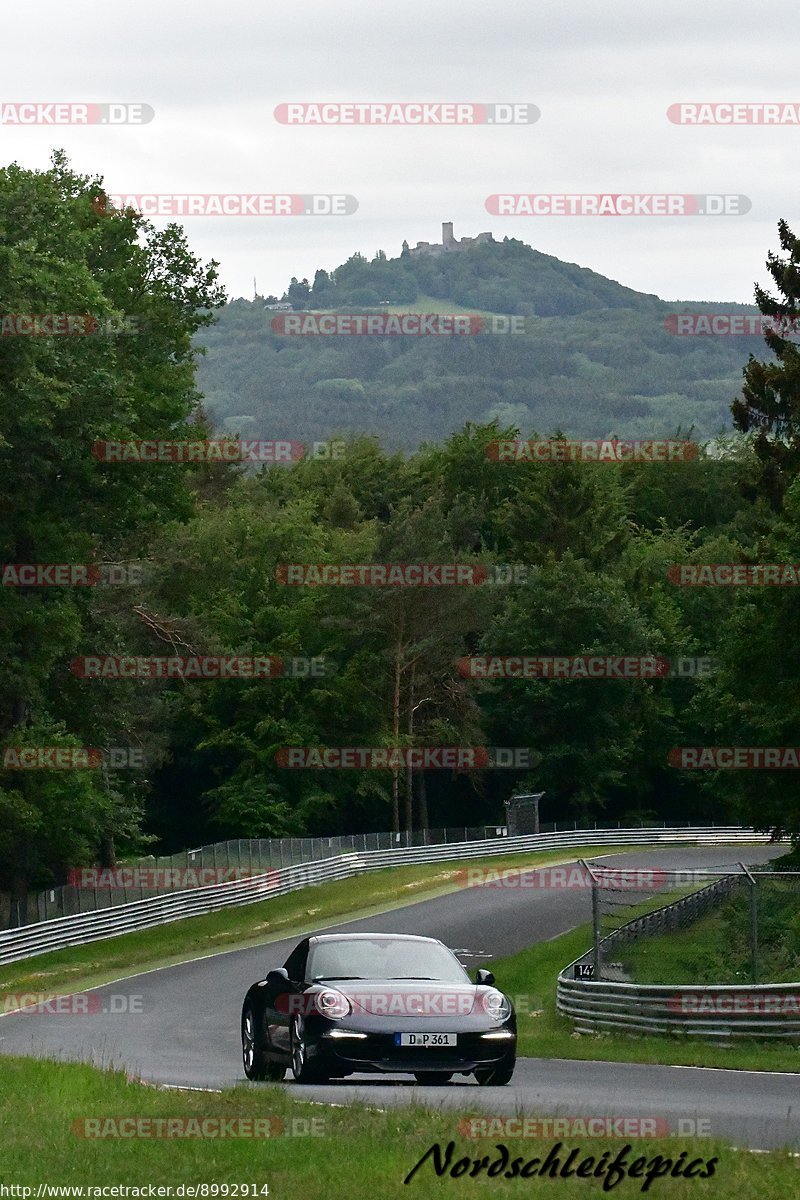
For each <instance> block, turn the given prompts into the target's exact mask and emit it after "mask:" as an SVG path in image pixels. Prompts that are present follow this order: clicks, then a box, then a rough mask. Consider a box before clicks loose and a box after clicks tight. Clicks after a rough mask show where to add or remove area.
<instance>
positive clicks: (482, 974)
mask: <svg viewBox="0 0 800 1200" xmlns="http://www.w3.org/2000/svg"><path fill="white" fill-rule="evenodd" d="M475 982H476V983H485V984H487V985H491V984H493V983H494V975H493V974H492V972H491V971H484V969H483V967H481V968H480V970H479V971H477V972H476V974H475Z"/></svg>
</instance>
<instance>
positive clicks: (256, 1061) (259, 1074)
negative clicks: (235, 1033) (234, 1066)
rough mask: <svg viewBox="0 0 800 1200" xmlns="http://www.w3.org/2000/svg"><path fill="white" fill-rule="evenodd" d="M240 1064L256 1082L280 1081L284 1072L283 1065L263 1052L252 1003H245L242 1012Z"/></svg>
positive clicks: (246, 1073)
mask: <svg viewBox="0 0 800 1200" xmlns="http://www.w3.org/2000/svg"><path fill="white" fill-rule="evenodd" d="M242 1065H243V1067H244V1073H245V1075H246V1076H247V1078H248V1079H252V1080H255V1081H258V1082H263V1081H266V1082H268V1083H280V1082H281V1080H282V1079H283V1077H284V1075H285V1074H286V1068H285V1067H284V1066H282V1065H281V1064H280V1063H276V1062H270V1061H269V1059H268V1058H267V1056H266V1054H265V1053H264V1048H263V1046H262V1045H261V1039H260V1038H259V1035H258V1022H257V1020H256V1012H255V1009H254V1007H253V1005H252V1004H246V1005H245V1007H244V1010H243V1012H242Z"/></svg>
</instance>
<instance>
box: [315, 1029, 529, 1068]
mask: <svg viewBox="0 0 800 1200" xmlns="http://www.w3.org/2000/svg"><path fill="white" fill-rule="evenodd" d="M330 1032H331V1031H326V1032H325V1033H324V1034H322V1036H321V1037H320V1038H319V1039H318V1041H317V1043H316V1046H315V1048H314V1049H315V1053H314V1055H313V1058H314V1061H315V1062H318V1063H320V1064H323V1063H324V1064H325V1066H326V1068H328V1069H330V1070H331V1071H332V1072H335V1071H336V1070H337V1069H339V1070H344V1071H382V1072H385V1073H387V1074H389V1073H395V1074H396V1073H398V1072H399V1073H402V1072H409V1073H411V1074H416V1073H418V1072H424V1071H452V1072H453V1073H463V1074H467V1075H468V1074H471V1073H472V1072H473V1071H475V1070H477V1069H479V1068H481V1067H495V1066H497V1065H498V1064H499V1063H504V1062H507V1061H508V1060H512V1061H513V1059H514V1057H515V1055H516V1047H517V1039H516V1035H515V1034H514V1033H513V1032H511V1031H509V1036H507V1037H502V1038H498V1037H484V1036H483V1035H482V1033H477V1032H476V1033H473V1032H468V1033H459V1034H458V1035H457V1045H455V1046H435V1047H431V1048H430V1049H420V1048H419V1047H416V1046H398V1045H396V1044H395V1039H394V1033H367V1034H366V1036H364V1037H353V1038H350V1037H341V1036H339V1037H335V1036H334V1037H331V1036H330ZM354 1032H355V1031H354ZM359 1032H363V1031H359ZM485 1032H489V1031H485ZM491 1032H493V1033H494V1032H496V1031H494V1030H493V1031H491ZM309 1049H310V1047H309Z"/></svg>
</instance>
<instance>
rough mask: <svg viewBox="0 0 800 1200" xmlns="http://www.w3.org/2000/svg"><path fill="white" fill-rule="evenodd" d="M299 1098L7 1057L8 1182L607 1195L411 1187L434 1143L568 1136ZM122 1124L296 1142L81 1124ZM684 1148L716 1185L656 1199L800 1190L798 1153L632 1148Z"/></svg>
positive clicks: (589, 1144) (532, 1150) (335, 1194)
mask: <svg viewBox="0 0 800 1200" xmlns="http://www.w3.org/2000/svg"><path fill="white" fill-rule="evenodd" d="M298 1094H302V1091H301V1089H299V1088H295V1087H290V1088H285V1089H284V1088H280V1087H275V1086H269V1085H260V1086H257V1087H240V1088H236V1089H231V1090H229V1091H225V1092H221V1093H214V1094H212V1093H201V1092H189V1091H172V1090H171V1091H166V1090H161V1089H156V1088H152V1087H144V1086H142V1085H140V1084H138V1083H135V1082H132V1081H129V1080H127V1079H126V1078H125V1076H124V1075H122V1074H120V1073H118V1072H105V1071H99V1070H97V1069H95V1068H93V1067H89V1066H84V1065H79V1064H70V1063H52V1062H45V1061H34V1062H31V1061H28V1060H27V1059H18V1058H5V1059H2V1058H0V1095H2V1096H3V1097H4V1098H9V1100H10V1102H9V1103H5V1104H3V1149H2V1155H1V1156H0V1183H2V1184H5V1185H8V1184H15V1185H17V1186H19V1185H25V1186H27V1187H31V1188H33V1189H34V1192H33V1195H34V1196H35V1189H36V1187H37V1185H38V1184H40V1183H47V1184H55V1185H58V1184H61V1185H67V1186H69V1185H76V1186H80V1185H83V1186H84V1187H85V1186H87V1185H91V1186H95V1187H102V1186H108V1185H120V1184H121V1185H127V1186H134V1187H142V1186H144V1187H145V1188H146V1187H147V1185H148V1184H153V1185H162V1186H172V1187H173V1188H174V1187H175V1186H176V1185H179V1184H187V1185H188V1184H194V1185H197V1184H219V1185H224V1184H227V1185H233V1184H244V1183H248V1184H251V1185H256V1186H257V1187H259V1188H260V1187H262V1186H263V1185H264V1184H266V1185H267V1186H268V1188H269V1196H270V1197H271V1198H272V1200H284V1198H286V1200H339V1197H347V1198H348V1200H395V1198H397V1200H399V1197H413V1196H421V1197H430V1196H442V1195H446V1196H452V1197H453V1200H456V1198H457V1197H459V1198H460V1197H465V1196H471V1195H474V1194H475V1193H476V1192H477V1193H478V1194H480V1195H487V1196H497V1195H509V1196H515V1197H516V1196H519V1197H522V1196H530V1195H534V1196H537V1197H542V1198H544V1197H546V1196H548V1197H556V1196H558V1197H568V1198H572V1197H586V1196H590V1195H595V1196H598V1195H601V1194H603V1193H602V1192H601V1185H600V1181H599V1180H594V1181H588V1180H586V1179H578V1178H572V1179H560V1178H557V1179H555V1180H554V1179H552V1178H549V1177H547V1176H546V1177H545V1178H539V1177H537V1176H534V1177H532V1178H528V1179H524V1180H523V1179H519V1178H517V1179H513V1180H506V1179H503V1178H487V1176H486V1174H485V1172H484V1173H482V1174H480V1175H479V1176H478V1177H477V1178H470V1176H469V1175H466V1176H464V1177H462V1178H455V1179H454V1178H451V1177H449V1176H446V1177H444V1178H442V1179H437V1177H436V1175H435V1174H434V1171H433V1169H432V1168H431V1166H430V1162H428V1163H427V1164H426V1165H424V1166H423V1167H421V1168H420V1170H419V1171H418V1172H417V1173H416V1174H415V1175H414V1177H413V1179H412V1180H411V1182H410V1183H409V1185H408V1186H405V1185H404V1183H403V1180H404V1178H405V1177H406V1176H407V1175H408V1173H409V1172H410V1171H411V1170H412V1169H413V1167H414V1166H415V1165H416V1164H417V1163H418V1162H419V1160H420V1159H421V1158H422V1157H423V1155H424V1154H425V1153H426V1151H428V1150H429V1148H430V1147H431V1146H432V1145H433V1144H434V1143H439V1144H440V1145H441V1146H442V1147H443V1149H444V1148H445V1147H446V1146H447V1143H448V1142H450V1141H453V1142H454V1143H455V1152H454V1154H453V1159H452V1161H453V1162H455V1161H456V1160H457V1159H458V1158H460V1157H462V1156H466V1157H468V1158H470V1159H475V1158H480V1157H482V1156H483V1155H488V1156H489V1158H490V1161H491V1160H493V1159H494V1158H495V1157H496V1155H497V1154H498V1151H497V1149H496V1146H497V1144H498V1143H503V1144H505V1145H507V1146H508V1149H509V1151H510V1157H511V1159H513V1158H515V1157H517V1156H519V1157H521V1158H522V1159H524V1160H525V1161H528V1160H529V1159H531V1158H533V1157H539V1158H540V1159H542V1158H544V1157H545V1156H546V1155H547V1153H548V1151H549V1150H550V1149H551V1147H552V1146H553V1145H554V1141H555V1139H553V1138H549V1139H544V1140H543V1139H524V1140H523V1139H520V1138H505V1137H503V1136H502V1135H501V1136H499V1137H498V1136H495V1137H492V1138H482V1139H480V1140H478V1139H474V1138H469V1137H467V1136H465V1133H464V1130H463V1128H462V1129H459V1128H458V1124H459V1121H461V1120H463V1118H464V1116H465V1115H466V1114H467V1111H468V1110H465V1112H464V1113H459V1112H455V1111H448V1112H443V1111H425V1110H423V1109H422V1108H421V1107H419V1106H417V1105H412V1106H409V1107H401V1108H392V1109H388V1110H387V1111H383V1112H382V1111H371V1110H368V1109H367V1108H365V1107H363V1106H361V1105H347V1106H346V1107H334V1108H327V1107H325V1106H322V1105H312V1104H309V1103H307V1102H306V1103H304V1102H302V1101H300V1100H298V1099H296V1096H297V1095H298ZM476 1115H477V1114H476ZM573 1115H574V1114H573ZM121 1117H128V1118H131V1117H135V1118H143V1119H145V1120H146V1119H148V1118H149V1119H152V1118H194V1119H195V1120H197V1121H202V1120H208V1119H212V1120H213V1119H217V1118H223V1119H225V1120H228V1121H231V1120H235V1119H244V1120H247V1119H261V1120H263V1119H264V1118H273V1119H275V1118H277V1119H278V1120H279V1121H281V1122H282V1123H283V1129H284V1130H285V1131H286V1132H284V1134H283V1135H279V1136H274V1137H270V1138H269V1139H264V1138H260V1139H258V1140H253V1139H252V1138H238V1139H235V1138H233V1137H231V1136H230V1134H229V1135H228V1136H227V1137H224V1138H218V1137H217V1138H211V1137H195V1138H191V1139H190V1138H180V1139H178V1138H175V1137H174V1136H173V1137H171V1138H153V1137H150V1138H142V1137H137V1138H110V1137H104V1138H97V1137H88V1138H87V1137H85V1136H80V1134H79V1133H78V1132H76V1127H77V1129H78V1130H83V1129H85V1125H84V1121H85V1120H87V1119H89V1120H92V1119H97V1118H121ZM311 1122H316V1125H312V1124H311ZM76 1123H77V1126H76ZM139 1127H140V1128H141V1126H139ZM95 1128H97V1127H95ZM105 1128H106V1129H108V1128H109V1126H107V1125H106V1126H105ZM152 1128H153V1126H152V1125H151V1129H152ZM173 1128H174V1127H173ZM206 1128H208V1126H206ZM262 1128H266V1126H262ZM270 1128H271V1129H272V1128H275V1126H273V1125H272V1124H271V1125H270ZM228 1129H229V1130H230V1129H231V1126H230V1125H229V1126H228ZM312 1129H313V1130H314V1131H315V1136H308V1135H305V1136H303V1131H309V1130H312ZM625 1145H626V1143H625V1141H624V1140H623V1139H622V1138H610V1137H609V1138H607V1139H604V1140H597V1139H589V1138H571V1139H569V1138H568V1139H565V1140H564V1143H563V1150H562V1153H561V1161H562V1162H563V1159H564V1158H565V1157H566V1155H567V1153H568V1152H569V1151H570V1150H572V1149H578V1150H579V1152H580V1158H581V1159H582V1158H584V1156H586V1155H592V1156H594V1158H595V1160H597V1158H599V1156H600V1155H601V1154H602V1153H603V1152H604V1151H609V1152H610V1155H609V1157H610V1158H613V1157H614V1156H615V1155H616V1154H617V1153H618V1151H619V1150H621V1149H622V1147H623V1146H625ZM681 1151H686V1152H687V1158H686V1159H684V1160H683V1164H684V1165H685V1164H686V1163H687V1162H688V1161H689V1160H690V1159H692V1158H700V1159H702V1160H704V1162H708V1160H709V1159H712V1158H716V1159H717V1160H718V1161H717V1163H716V1165H715V1174H714V1177H713V1179H712V1180H711V1181H710V1182H707V1183H706V1182H704V1181H703V1180H698V1179H673V1178H670V1179H668V1180H665V1181H662V1180H656V1181H655V1182H654V1184H653V1186H652V1188H651V1189H650V1190H649V1192H648V1195H651V1196H659V1195H660V1196H668V1197H669V1200H689V1198H690V1197H691V1198H692V1200H696V1198H697V1197H698V1196H713V1197H736V1198H737V1200H772V1198H777V1197H783V1196H792V1195H795V1194H796V1193H797V1188H798V1183H800V1172H799V1169H798V1160H796V1159H793V1158H792V1157H790V1156H789V1154H787V1153H786V1152H779V1151H776V1152H772V1153H770V1154H760V1155H758V1156H753V1155H751V1154H748V1153H746V1152H744V1151H735V1150H733V1149H732V1148H731V1147H730V1146H727V1145H725V1144H724V1143H721V1142H719V1141H717V1140H716V1139H711V1138H686V1137H683V1138H677V1137H670V1138H669V1139H659V1140H657V1141H656V1140H650V1139H645V1140H641V1139H640V1140H635V1141H632V1143H631V1149H630V1151H629V1152H628V1161H629V1162H630V1161H632V1160H634V1159H635V1158H637V1157H639V1156H643V1157H644V1158H645V1159H647V1160H652V1159H653V1158H654V1157H655V1156H656V1155H659V1154H660V1155H662V1156H663V1157H664V1158H670V1159H672V1160H673V1162H675V1161H677V1160H678V1157H679V1154H680V1153H681ZM698 1169H700V1168H698ZM643 1182H645V1181H644V1180H643V1179H642V1178H639V1179H625V1180H623V1181H622V1182H621V1183H620V1184H619V1185H618V1186H616V1187H614V1189H613V1194H614V1196H615V1197H622V1198H629V1197H633V1196H640V1195H641V1194H642V1190H643V1189H642V1184H643ZM146 1194H147V1193H146V1192H145V1195H146ZM260 1194H261V1193H259V1195H260ZM251 1195H252V1193H251Z"/></svg>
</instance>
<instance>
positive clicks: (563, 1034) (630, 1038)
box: [492, 925, 800, 1071]
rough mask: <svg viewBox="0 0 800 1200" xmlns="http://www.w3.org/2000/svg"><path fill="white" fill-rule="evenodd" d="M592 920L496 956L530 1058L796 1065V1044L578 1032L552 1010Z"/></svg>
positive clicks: (799, 1065)
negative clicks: (561, 974)
mask: <svg viewBox="0 0 800 1200" xmlns="http://www.w3.org/2000/svg"><path fill="white" fill-rule="evenodd" d="M591 938H592V931H591V926H590V925H585V926H582V927H581V928H579V929H574V930H572V932H571V933H567V934H564V935H563V936H562V937H559V938H556V939H554V940H553V941H550V942H541V943H540V944H539V945H538V946H531V947H530V949H528V950H523V951H522V952H521V953H520V954H515V955H513V956H512V957H510V958H505V959H495V960H494V961H493V963H492V971H493V972H494V975H495V978H496V979H497V985H498V987H500V988H502V990H503V991H504V992H506V993H507V994H508V995H510V996H511V997H512V998H513V1000H514V1002H515V1006H516V1008H517V1013H518V1024H519V1053H520V1055H525V1056H529V1057H532V1058H573V1059H582V1060H587V1059H591V1060H593V1061H595V1062H597V1061H608V1062H632V1063H661V1064H664V1065H670V1064H671V1065H680V1066H692V1067H726V1068H733V1069H738V1070H750V1071H800V1048H796V1047H793V1046H775V1045H773V1044H771V1043H764V1042H755V1041H753V1042H751V1041H746V1042H736V1043H733V1044H731V1045H729V1046H722V1045H719V1044H711V1043H708V1042H704V1041H701V1040H700V1039H698V1038H687V1037H683V1036H682V1035H674V1036H663V1037H647V1036H637V1035H633V1034H621V1033H612V1032H609V1033H597V1034H589V1033H581V1034H579V1033H576V1032H575V1030H574V1027H573V1024H572V1021H570V1020H569V1019H568V1018H566V1017H562V1016H561V1015H560V1014H559V1013H558V1012H557V1010H556V978H557V976H558V973H559V971H560V970H561V969H562V968H563V967H565V966H566V965H567V963H570V962H572V960H573V959H575V958H578V956H579V955H581V954H583V952H584V951H585V950H586V949H587V947H588V946H590V945H591Z"/></svg>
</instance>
